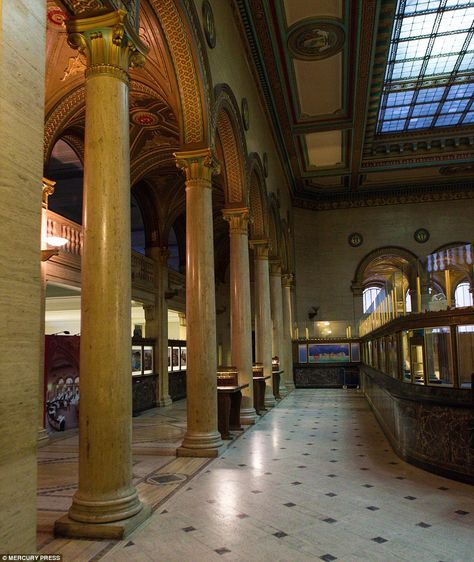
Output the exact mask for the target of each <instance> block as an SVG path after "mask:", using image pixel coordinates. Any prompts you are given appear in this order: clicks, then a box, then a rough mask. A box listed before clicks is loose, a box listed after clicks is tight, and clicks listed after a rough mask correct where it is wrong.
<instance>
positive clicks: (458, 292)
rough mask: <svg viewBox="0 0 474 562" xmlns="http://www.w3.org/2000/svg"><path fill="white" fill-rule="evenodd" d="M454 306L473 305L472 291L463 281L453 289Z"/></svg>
mask: <svg viewBox="0 0 474 562" xmlns="http://www.w3.org/2000/svg"><path fill="white" fill-rule="evenodd" d="M454 306H455V307H456V308H461V307H463V306H473V302H472V293H471V291H470V286H469V283H467V282H466V281H463V282H462V283H459V284H458V285H457V286H456V289H455V290H454Z"/></svg>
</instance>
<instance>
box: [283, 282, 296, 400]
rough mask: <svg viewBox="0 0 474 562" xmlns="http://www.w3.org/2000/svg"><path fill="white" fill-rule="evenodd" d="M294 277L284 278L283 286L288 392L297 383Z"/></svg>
mask: <svg viewBox="0 0 474 562" xmlns="http://www.w3.org/2000/svg"><path fill="white" fill-rule="evenodd" d="M293 283H294V277H293V275H291V274H286V275H284V276H283V278H282V286H283V326H284V336H283V337H284V341H285V346H286V357H285V361H286V363H285V383H286V388H287V390H288V391H291V390H294V388H295V383H294V380H293V344H292V334H293V322H294V312H293V294H292V288H293Z"/></svg>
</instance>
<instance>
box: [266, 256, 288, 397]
mask: <svg viewBox="0 0 474 562" xmlns="http://www.w3.org/2000/svg"><path fill="white" fill-rule="evenodd" d="M270 303H271V315H272V322H273V356H277V357H278V358H279V360H280V369H281V370H283V371H284V373H283V376H281V377H280V394H281V395H285V394H287V389H286V384H285V379H286V373H287V368H288V365H287V364H286V355H287V353H288V351H287V346H285V345H284V324H283V295H282V288H281V263H280V260H271V261H270Z"/></svg>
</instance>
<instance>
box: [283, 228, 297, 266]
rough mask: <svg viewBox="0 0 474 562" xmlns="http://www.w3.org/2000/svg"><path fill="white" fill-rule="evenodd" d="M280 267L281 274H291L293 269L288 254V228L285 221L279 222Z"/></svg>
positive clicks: (290, 256) (291, 260) (290, 255)
mask: <svg viewBox="0 0 474 562" xmlns="http://www.w3.org/2000/svg"><path fill="white" fill-rule="evenodd" d="M281 259H282V262H281V267H282V272H283V274H286V275H288V274H290V273H292V272H293V271H294V270H295V268H294V264H293V259H292V254H291V252H290V241H289V227H288V223H287V222H286V219H282V220H281Z"/></svg>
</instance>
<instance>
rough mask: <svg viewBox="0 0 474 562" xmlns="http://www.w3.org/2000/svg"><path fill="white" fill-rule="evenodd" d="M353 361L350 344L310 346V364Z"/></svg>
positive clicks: (314, 344)
mask: <svg viewBox="0 0 474 562" xmlns="http://www.w3.org/2000/svg"><path fill="white" fill-rule="evenodd" d="M350 360H351V355H350V346H349V344H348V343H310V344H308V362H309V363H349V362H350Z"/></svg>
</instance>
